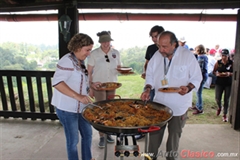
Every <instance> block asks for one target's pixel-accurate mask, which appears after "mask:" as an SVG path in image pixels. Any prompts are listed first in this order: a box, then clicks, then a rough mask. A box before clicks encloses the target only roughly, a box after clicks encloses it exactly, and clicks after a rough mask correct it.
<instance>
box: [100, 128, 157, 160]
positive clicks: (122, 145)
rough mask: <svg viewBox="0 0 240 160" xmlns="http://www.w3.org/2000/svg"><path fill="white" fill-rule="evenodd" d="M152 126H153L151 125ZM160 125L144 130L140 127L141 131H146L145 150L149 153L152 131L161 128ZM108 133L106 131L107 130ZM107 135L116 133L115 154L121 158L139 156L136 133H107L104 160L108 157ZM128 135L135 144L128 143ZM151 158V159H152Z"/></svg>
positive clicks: (121, 159)
mask: <svg viewBox="0 0 240 160" xmlns="http://www.w3.org/2000/svg"><path fill="white" fill-rule="evenodd" d="M150 128H151V127H150ZM159 129H160V127H158V126H152V128H151V129H149V130H142V129H139V132H140V133H144V134H145V135H146V136H145V150H144V153H148V148H149V137H150V132H153V131H156V130H159ZM105 133H106V132H105ZM107 135H116V136H117V138H116V146H115V153H114V154H115V156H116V157H120V160H123V159H124V157H129V156H130V155H131V156H135V157H137V156H139V154H140V153H139V146H138V145H137V141H136V139H135V135H137V134H136V133H135V134H124V133H118V134H117V133H106V134H105V135H104V143H105V148H104V160H106V159H107ZM128 136H131V137H132V142H133V145H129V143H128ZM150 160H151V159H150Z"/></svg>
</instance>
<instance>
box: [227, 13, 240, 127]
mask: <svg viewBox="0 0 240 160" xmlns="http://www.w3.org/2000/svg"><path fill="white" fill-rule="evenodd" d="M239 62H240V9H239V10H238V15H237V31H236V43H235V53H234V62H233V63H234V64H233V80H232V92H231V102H230V108H229V120H230V123H231V126H232V128H233V129H235V130H239V129H240V92H239V91H240V64H239Z"/></svg>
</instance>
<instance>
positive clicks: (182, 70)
mask: <svg viewBox="0 0 240 160" xmlns="http://www.w3.org/2000/svg"><path fill="white" fill-rule="evenodd" d="M157 45H158V47H159V50H158V51H157V52H156V53H155V54H154V55H153V57H152V58H151V60H150V61H149V63H148V67H147V72H146V80H145V90H144V92H143V93H142V94H141V97H140V98H141V100H143V101H145V100H149V97H150V91H151V89H152V88H155V96H154V99H153V101H154V102H157V103H160V104H163V105H165V106H168V107H169V108H171V109H172V110H173V117H172V118H171V119H170V120H169V121H168V122H167V124H166V125H164V126H163V127H161V129H160V130H158V131H154V132H150V139H149V141H150V143H149V144H150V145H149V150H148V151H149V153H154V156H153V157H152V159H153V160H156V159H157V155H158V148H159V146H160V145H161V143H162V139H163V136H164V131H165V128H166V126H167V127H168V138H167V144H166V149H167V152H166V154H165V155H166V156H167V157H166V158H167V159H168V160H176V159H177V155H176V154H171V153H177V151H178V146H179V141H180V137H181V134H182V129H183V127H184V125H185V123H186V119H187V111H188V107H189V106H191V105H192V97H193V96H192V92H191V91H192V90H197V89H198V87H199V85H200V83H201V80H202V74H201V69H200V67H199V64H198V62H197V60H196V58H195V57H194V56H193V54H192V53H191V52H190V51H189V50H188V49H186V48H184V47H182V46H179V45H178V40H177V38H176V36H175V34H174V33H173V32H170V31H164V32H162V33H161V34H160V36H159V37H158V42H157ZM167 87H179V88H180V90H179V91H178V92H177V93H167V92H159V91H158V89H159V88H167ZM173 155H176V157H175V156H173Z"/></svg>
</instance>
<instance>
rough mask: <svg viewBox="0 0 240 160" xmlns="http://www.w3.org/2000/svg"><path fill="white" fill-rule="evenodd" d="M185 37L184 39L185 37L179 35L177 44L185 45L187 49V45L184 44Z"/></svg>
mask: <svg viewBox="0 0 240 160" xmlns="http://www.w3.org/2000/svg"><path fill="white" fill-rule="evenodd" d="M186 42H187V41H186V39H185V37H180V38H179V39H178V44H179V46H183V47H185V48H187V49H188V45H186Z"/></svg>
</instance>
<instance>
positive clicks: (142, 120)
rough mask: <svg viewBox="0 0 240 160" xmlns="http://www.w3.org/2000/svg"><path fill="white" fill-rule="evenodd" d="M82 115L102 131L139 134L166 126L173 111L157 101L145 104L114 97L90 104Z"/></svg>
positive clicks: (139, 101)
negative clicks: (155, 127)
mask: <svg viewBox="0 0 240 160" xmlns="http://www.w3.org/2000/svg"><path fill="white" fill-rule="evenodd" d="M96 105H97V106H100V107H97V106H96ZM82 115H83V117H84V119H86V120H87V121H88V122H89V123H91V125H92V126H93V127H94V128H95V129H96V130H98V131H100V132H104V133H111V134H119V133H124V134H138V133H139V132H142V130H143V129H148V128H150V127H151V126H159V127H162V126H164V125H165V124H166V123H167V122H168V121H169V120H170V119H171V118H172V115H173V112H172V110H171V109H170V108H169V107H167V106H164V105H162V104H159V103H156V102H148V103H147V104H144V102H143V101H142V100H139V99H113V100H105V101H98V102H95V103H93V104H89V105H88V106H86V107H85V108H84V109H83V111H82Z"/></svg>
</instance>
